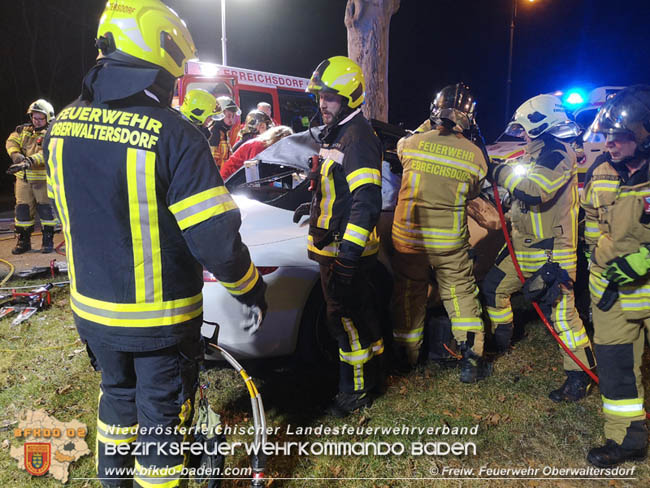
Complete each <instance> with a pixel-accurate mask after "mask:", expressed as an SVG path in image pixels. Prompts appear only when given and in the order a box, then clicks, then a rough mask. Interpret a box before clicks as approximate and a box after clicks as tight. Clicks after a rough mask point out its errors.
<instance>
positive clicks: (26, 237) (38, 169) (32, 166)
mask: <svg viewBox="0 0 650 488" xmlns="http://www.w3.org/2000/svg"><path fill="white" fill-rule="evenodd" d="M27 113H28V114H29V117H30V119H31V122H30V123H28V124H23V125H19V126H18V127H16V130H15V131H14V132H12V133H11V135H10V136H9V138H8V139H7V144H6V147H7V153H9V157H11V161H12V163H13V164H12V165H11V166H9V169H8V170H7V173H9V174H14V175H16V210H15V225H16V234H17V235H18V243H17V244H16V247H15V248H14V249H13V250H12V251H11V252H12V254H23V253H25V252H27V251H29V250H31V248H32V244H31V235H32V231H33V230H34V214H35V212H38V217H39V219H40V221H41V231H42V233H43V241H42V245H41V252H43V253H50V252H52V251H53V250H54V226H55V225H56V219H55V218H54V212H53V210H52V205H51V204H50V199H49V198H48V196H47V183H46V173H45V160H44V159H43V137H44V136H45V132H46V131H47V128H48V126H49V124H50V122H51V121H52V119H53V118H54V108H53V107H52V105H51V104H50V103H49V102H47V101H45V100H42V99H39V100H36V101H35V102H34V103H32V104H31V105H30V106H29V109H28V110H27Z"/></svg>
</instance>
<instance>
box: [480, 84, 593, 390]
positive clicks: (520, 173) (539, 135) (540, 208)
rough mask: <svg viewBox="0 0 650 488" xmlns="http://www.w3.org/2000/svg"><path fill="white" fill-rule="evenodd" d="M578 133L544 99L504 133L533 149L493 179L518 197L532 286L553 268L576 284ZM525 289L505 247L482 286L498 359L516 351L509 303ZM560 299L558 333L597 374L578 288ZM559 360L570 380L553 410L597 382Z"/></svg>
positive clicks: (553, 101)
mask: <svg viewBox="0 0 650 488" xmlns="http://www.w3.org/2000/svg"><path fill="white" fill-rule="evenodd" d="M578 131H579V129H578V127H577V126H576V125H575V123H574V122H571V121H569V119H568V117H567V115H566V112H565V111H564V108H563V107H562V102H561V101H560V99H559V98H557V97H555V96H553V95H538V96H536V97H533V98H531V99H529V100H528V101H526V102H524V103H523V104H522V105H521V106H520V107H519V108H518V109H517V111H516V112H515V115H514V117H513V119H512V121H511V122H510V124H509V125H508V127H507V128H506V133H507V134H510V135H513V136H516V137H523V138H525V139H526V141H527V142H528V144H527V146H526V147H525V155H524V157H523V158H524V159H523V162H519V164H518V165H516V166H515V165H511V164H501V165H495V164H492V163H490V168H489V172H488V177H489V178H490V179H491V180H492V181H496V182H497V183H498V184H499V185H500V186H502V187H504V188H506V189H508V191H509V192H510V194H511V195H512V199H513V204H512V208H511V210H510V221H511V222H512V244H513V247H514V251H515V254H516V258H517V261H518V262H519V266H520V267H521V271H522V273H523V274H524V276H525V277H526V278H529V277H531V275H533V274H534V273H535V272H537V271H539V270H540V268H542V266H544V264H545V263H547V262H549V261H550V262H554V263H557V264H559V266H560V267H561V268H562V269H564V270H566V272H567V273H568V275H569V277H570V279H571V280H573V281H575V277H576V263H577V256H576V249H577V239H578V208H579V201H578V180H577V169H576V156H575V152H574V151H573V149H572V147H571V145H570V144H569V143H568V142H565V141H563V140H562V139H566V138H567V137H575V136H577V134H578ZM521 288H522V284H521V281H520V280H519V277H518V275H517V273H516V271H515V267H514V264H513V262H512V258H511V257H510V254H509V253H508V249H507V247H504V248H503V249H502V250H501V252H500V253H499V255H498V256H497V260H496V263H495V265H494V266H493V268H492V269H491V270H490V272H489V273H488V274H487V276H486V277H485V280H484V281H483V283H482V286H481V291H482V292H483V295H484V297H485V302H486V305H487V312H488V316H489V318H490V321H491V324H492V332H493V333H494V338H495V342H496V346H497V350H498V351H499V352H505V351H506V350H507V349H508V347H509V345H510V340H511V338H512V331H513V315H512V308H511V306H510V296H511V295H512V294H513V293H515V292H517V291H519V290H520V289H521ZM559 295H560V296H559V297H558V298H557V300H554V301H553V303H551V304H550V308H551V310H552V313H551V317H550V319H551V321H552V322H553V326H554V328H555V330H556V332H557V333H558V335H559V336H560V338H561V339H562V341H563V342H564V344H566V346H567V347H568V348H569V349H570V350H571V351H572V352H573V353H574V354H575V355H576V356H577V357H578V359H580V361H581V362H582V363H583V364H585V365H587V366H588V367H589V368H593V367H594V366H595V362H594V357H593V353H592V350H591V344H590V341H589V337H588V336H587V332H586V330H585V328H584V326H583V324H582V321H581V319H580V317H579V315H578V312H577V310H576V307H575V298H574V294H573V289H572V287H571V286H563V287H561V293H560V294H559ZM561 352H562V356H563V362H564V370H565V373H566V377H567V378H566V381H565V382H564V384H563V385H562V386H561V387H560V388H558V389H556V390H553V391H552V392H551V393H550V394H549V398H550V399H551V400H553V401H554V402H560V401H577V400H580V399H581V398H583V397H584V396H586V395H587V393H588V391H589V388H590V386H591V380H590V379H589V376H588V375H587V374H586V373H585V372H583V371H582V370H581V369H580V367H579V366H578V365H577V364H576V363H575V362H574V361H573V360H572V359H571V358H570V357H569V356H568V354H566V353H565V352H564V350H562V349H561Z"/></svg>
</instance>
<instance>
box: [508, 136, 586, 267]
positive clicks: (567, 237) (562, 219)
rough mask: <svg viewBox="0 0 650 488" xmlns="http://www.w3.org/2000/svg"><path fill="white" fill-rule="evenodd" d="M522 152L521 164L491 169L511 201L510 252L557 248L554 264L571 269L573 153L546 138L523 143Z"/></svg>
mask: <svg viewBox="0 0 650 488" xmlns="http://www.w3.org/2000/svg"><path fill="white" fill-rule="evenodd" d="M525 151H526V153H525V155H524V156H523V160H520V161H518V163H517V164H515V165H507V164H504V165H501V166H499V167H498V169H497V171H496V180H497V182H498V184H499V185H501V186H503V187H504V188H506V189H508V190H509V191H510V194H511V195H512V198H513V203H512V208H511V210H510V220H511V222H512V227H513V231H512V237H513V244H514V246H515V250H516V251H517V252H519V251H521V250H522V249H523V248H526V250H535V249H544V250H546V251H548V253H549V257H550V253H551V251H552V250H554V251H555V252H557V251H558V250H563V251H565V254H567V255H566V256H563V258H564V259H562V260H558V261H557V262H558V263H559V264H560V266H562V267H563V268H564V269H566V270H567V271H570V272H571V271H575V269H576V254H575V253H576V248H577V246H578V209H579V199H578V178H577V164H576V155H575V151H574V150H573V148H572V147H571V146H570V145H569V144H568V143H566V142H563V141H561V140H559V139H556V138H555V137H552V136H546V135H542V136H540V137H539V138H537V139H535V140H533V141H532V142H531V143H529V144H528V145H527V146H526V148H525ZM518 166H519V167H518ZM522 166H523V168H522ZM569 254H570V256H569Z"/></svg>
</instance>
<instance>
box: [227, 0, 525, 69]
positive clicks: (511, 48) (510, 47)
mask: <svg viewBox="0 0 650 488" xmlns="http://www.w3.org/2000/svg"><path fill="white" fill-rule="evenodd" d="M513 28H514V25H513ZM226 40H227V39H226V0H221V64H223V65H227V64H228V56H227V53H226ZM510 44H512V34H511V35H510ZM510 56H511V57H512V47H510Z"/></svg>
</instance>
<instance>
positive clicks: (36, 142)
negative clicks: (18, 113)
mask: <svg viewBox="0 0 650 488" xmlns="http://www.w3.org/2000/svg"><path fill="white" fill-rule="evenodd" d="M46 130H47V126H45V127H43V128H42V129H36V128H35V127H34V126H33V125H32V124H23V125H19V126H18V127H16V130H15V131H13V132H12V133H11V134H10V135H9V137H8V138H7V142H6V144H5V147H6V148H7V154H9V156H10V157H12V155H13V154H15V153H21V154H22V155H23V156H26V157H30V158H31V159H32V161H33V164H32V167H31V168H29V169H27V170H23V171H19V172H18V173H16V178H18V179H26V180H27V181H45V179H46V174H45V160H44V159H43V137H44V136H45V131H46ZM12 160H13V157H12Z"/></svg>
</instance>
